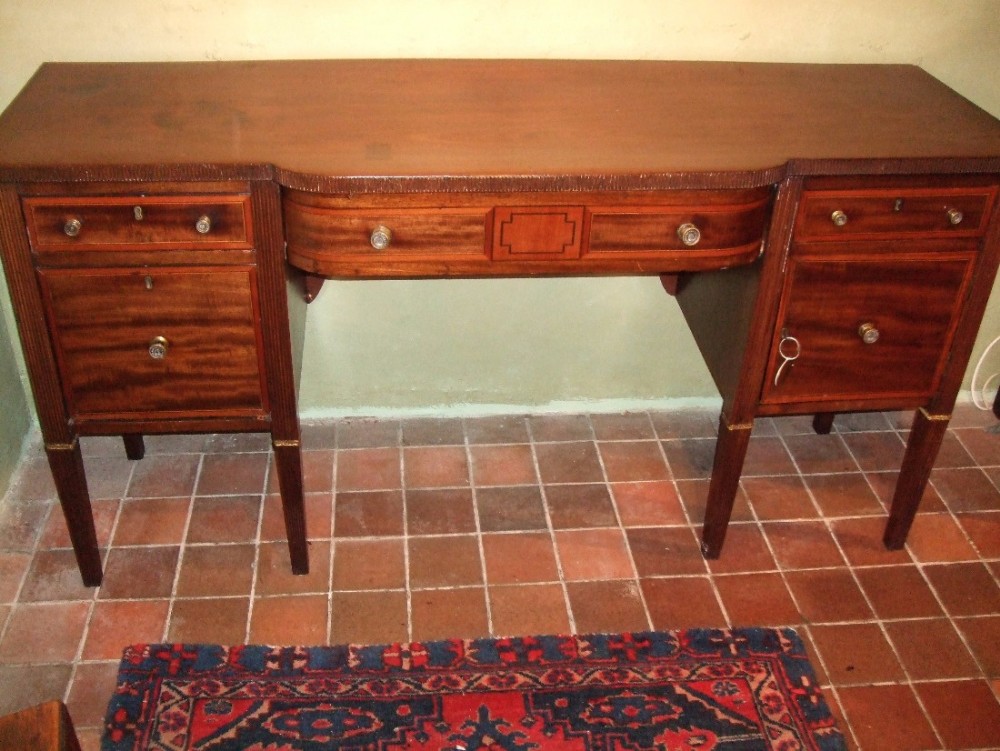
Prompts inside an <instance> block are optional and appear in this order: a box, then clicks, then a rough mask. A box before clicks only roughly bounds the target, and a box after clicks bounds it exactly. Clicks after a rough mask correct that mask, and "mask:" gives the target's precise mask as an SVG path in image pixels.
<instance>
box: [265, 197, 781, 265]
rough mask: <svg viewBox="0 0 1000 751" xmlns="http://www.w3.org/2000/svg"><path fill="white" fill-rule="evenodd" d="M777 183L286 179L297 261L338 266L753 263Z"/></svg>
mask: <svg viewBox="0 0 1000 751" xmlns="http://www.w3.org/2000/svg"><path fill="white" fill-rule="evenodd" d="M771 198H772V191H771V188H770V187H769V186H764V187H761V188H752V189H746V190H676V191H649V192H642V191H635V192H628V193H611V192H609V193H590V192H573V191H563V192H555V193H495V194H491V193H483V194H414V195H358V196H338V195H324V194H316V193H308V192H305V191H297V190H286V191H285V193H284V198H283V203H284V215H285V233H286V240H287V243H288V260H289V262H290V263H292V264H293V265H295V266H298V267H299V268H301V269H303V270H305V271H309V272H312V273H315V274H321V275H324V276H333V277H375V278H377V277H400V276H403V277H405V276H518V275H527V274H560V275H572V274H600V273H615V272H617V273H638V274H655V273H666V272H676V271H695V270H699V269H711V268H724V267H727V266H734V265H739V264H742V263H750V262H752V261H753V260H754V259H756V258H757V257H758V255H759V253H760V250H761V247H762V242H763V237H764V232H765V227H766V225H767V222H768V219H769V216H770V207H771Z"/></svg>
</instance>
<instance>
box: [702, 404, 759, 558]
mask: <svg viewBox="0 0 1000 751" xmlns="http://www.w3.org/2000/svg"><path fill="white" fill-rule="evenodd" d="M751 432H753V423H749V424H745V425H727V424H726V420H725V418H724V417H722V418H720V419H719V437H718V440H717V441H716V444H715V461H714V462H713V464H712V481H711V483H710V484H709V486H708V505H707V506H706V507H705V526H704V527H703V528H702V533H701V552H702V554H703V555H704V556H705V557H706V558H718V557H719V554H720V553H721V552H722V543H723V542H724V541H725V539H726V529H727V528H728V526H729V517H730V516H731V515H732V513H733V503H735V501H736V493H737V491H738V490H739V485H740V473H741V472H742V471H743V460H744V459H746V455H747V448H749V446H750V434H751Z"/></svg>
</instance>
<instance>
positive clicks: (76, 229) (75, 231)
mask: <svg viewBox="0 0 1000 751" xmlns="http://www.w3.org/2000/svg"><path fill="white" fill-rule="evenodd" d="M81 229H83V222H81V221H80V220H79V219H70V220H69V221H67V222H66V224H64V225H63V232H65V233H66V237H76V236H77V235H79V234H80V230H81Z"/></svg>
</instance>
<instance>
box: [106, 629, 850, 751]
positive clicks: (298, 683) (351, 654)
mask: <svg viewBox="0 0 1000 751" xmlns="http://www.w3.org/2000/svg"><path fill="white" fill-rule="evenodd" d="M106 722H107V725H106V728H105V733H104V738H103V741H102V746H101V748H102V750H103V751H125V750H126V749H128V751H133V750H134V749H165V750H166V749H169V750H173V749H183V750H185V751H188V750H193V749H205V750H206V751H208V750H209V749H211V750H212V751H223V750H230V749H231V750H233V751H235V750H236V749H239V751H299V750H300V749H344V750H346V749H352V750H354V749H356V750H357V751H376V750H378V751H390V750H391V749H401V748H414V749H426V750H427V751H432V750H433V751H438V750H440V751H473V749H489V750H490V751H531V750H532V749H538V750H539V751H545V750H546V749H558V750H559V751H619V750H629V751H646V750H647V749H648V750H650V751H652V750H653V749H670V750H673V749H698V750H699V751H706V750H707V749H713V750H717V751H749V750H750V749H754V750H755V751H756V750H757V749H776V750H780V751H791V750H792V749H813V750H815V751H834V750H835V749H837V750H839V749H845V748H846V745H845V744H844V740H843V738H842V736H841V734H840V732H839V731H838V730H837V728H836V725H835V723H834V719H833V717H832V716H831V714H830V710H829V708H828V707H827V705H826V703H825V701H824V700H823V697H822V696H821V694H820V692H819V687H818V686H817V683H816V678H815V675H814V673H813V670H812V667H811V666H810V664H809V661H808V659H807V658H806V654H805V650H804V649H803V646H802V642H801V641H800V639H799V637H798V636H797V634H796V633H795V632H794V631H792V630H790V629H780V630H778V629H733V630H709V629H705V630H692V631H679V632H657V633H635V634H614V635H607V634H604V635H593V636H538V637H519V638H509V639H472V640H458V639H455V640H450V641H439V642H426V643H420V644H418V643H414V644H404V645H401V644H392V645H383V646H337V647H266V646H235V647H221V646H206V645H182V644H156V645H137V646H133V647H129V648H128V649H126V650H125V653H124V656H123V658H122V662H121V666H120V669H119V674H118V687H117V690H116V691H115V694H114V696H113V697H112V700H111V703H110V705H109V707H108V714H107V721H106Z"/></svg>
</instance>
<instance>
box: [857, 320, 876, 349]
mask: <svg viewBox="0 0 1000 751" xmlns="http://www.w3.org/2000/svg"><path fill="white" fill-rule="evenodd" d="M858 336H860V337H861V341H863V342H864V343H865V344H874V343H875V342H877V341H878V338H879V336H881V334H879V330H878V329H877V328H875V324H874V323H862V324H861V325H860V326H859V327H858Z"/></svg>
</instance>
